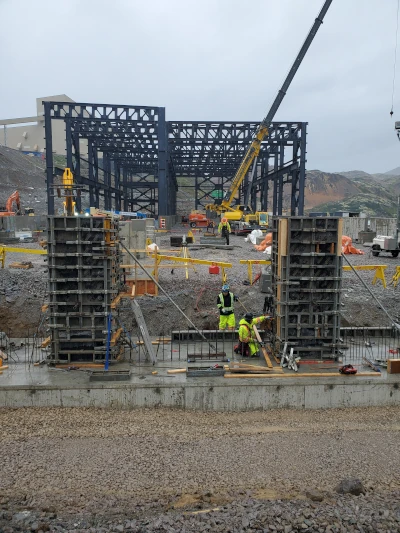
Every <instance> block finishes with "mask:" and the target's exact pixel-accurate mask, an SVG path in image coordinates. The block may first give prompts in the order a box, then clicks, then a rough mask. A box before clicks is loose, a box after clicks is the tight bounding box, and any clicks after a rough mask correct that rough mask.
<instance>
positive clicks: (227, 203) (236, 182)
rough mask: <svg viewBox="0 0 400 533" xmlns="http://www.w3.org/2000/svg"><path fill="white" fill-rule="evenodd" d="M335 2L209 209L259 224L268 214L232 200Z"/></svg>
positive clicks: (322, 14)
mask: <svg viewBox="0 0 400 533" xmlns="http://www.w3.org/2000/svg"><path fill="white" fill-rule="evenodd" d="M331 3H332V0H325V2H324V5H323V6H322V9H321V11H320V13H319V15H318V17H317V18H316V19H315V21H314V24H313V25H312V27H311V30H310V31H309V33H308V35H307V38H306V40H305V41H304V43H303V46H302V47H301V49H300V51H299V53H298V54H297V57H296V59H295V60H294V63H293V65H292V68H291V69H290V70H289V73H288V75H287V76H286V79H285V81H284V82H283V85H282V87H281V89H280V90H279V92H278V94H277V96H276V98H275V100H274V102H273V104H272V106H271V109H270V110H269V112H268V114H267V115H266V117H265V118H264V120H263V121H262V122H261V124H260V125H259V126H258V129H257V131H256V133H255V136H254V138H253V140H252V142H251V144H250V146H249V147H248V149H247V151H246V153H245V155H244V157H243V160H242V162H241V163H240V166H239V168H238V169H237V171H236V174H235V176H234V178H233V181H232V183H231V186H230V187H229V189H228V191H227V192H226V194H225V197H224V199H223V200H222V202H221V203H220V204H217V203H214V204H208V205H206V209H207V210H210V211H216V212H217V213H218V214H222V213H224V217H226V218H227V219H228V221H233V222H234V223H235V222H239V221H241V222H245V223H246V222H247V223H250V224H255V223H259V220H260V218H261V215H263V216H265V213H261V212H256V213H253V211H252V209H251V208H250V207H249V206H248V205H234V206H233V205H232V203H233V201H234V198H235V196H236V193H237V192H238V190H239V187H240V185H241V184H242V182H243V180H244V178H245V176H246V174H247V172H248V171H249V169H250V167H251V165H252V163H254V162H255V160H256V157H257V156H258V154H259V153H260V148H261V143H262V142H263V141H264V139H265V138H266V137H267V135H268V127H269V125H270V123H271V122H272V120H273V118H274V116H275V114H276V112H277V111H278V109H279V106H280V105H281V103H282V100H283V99H284V97H285V95H286V92H287V90H288V88H289V86H290V84H291V82H292V80H293V78H294V76H295V74H296V72H297V70H298V68H299V66H300V64H301V62H302V61H303V59H304V56H305V55H306V53H307V51H308V49H309V47H310V45H311V43H312V41H313V39H314V37H315V35H316V33H317V31H318V29H319V27H320V26H321V24H322V22H323V19H324V17H325V15H326V13H327V11H328V9H329V7H330V5H331ZM254 168H255V167H254ZM267 220H268V218H267Z"/></svg>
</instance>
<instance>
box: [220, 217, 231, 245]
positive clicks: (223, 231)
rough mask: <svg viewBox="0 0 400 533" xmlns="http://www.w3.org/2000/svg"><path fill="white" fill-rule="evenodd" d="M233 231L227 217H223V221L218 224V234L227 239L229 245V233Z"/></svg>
mask: <svg viewBox="0 0 400 533" xmlns="http://www.w3.org/2000/svg"><path fill="white" fill-rule="evenodd" d="M230 232H231V225H230V224H229V222H228V219H227V218H225V217H224V218H222V219H221V222H220V223H219V224H218V234H219V235H221V236H222V237H223V238H225V239H226V244H227V245H229V234H230Z"/></svg>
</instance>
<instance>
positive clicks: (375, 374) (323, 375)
mask: <svg viewBox="0 0 400 533" xmlns="http://www.w3.org/2000/svg"><path fill="white" fill-rule="evenodd" d="M351 376H352V377H368V378H372V377H381V373H380V372H359V373H357V374H351ZM339 377H346V375H345V374H339V373H336V372H332V373H331V374H328V373H327V372H321V374H316V373H309V374H225V375H224V378H339Z"/></svg>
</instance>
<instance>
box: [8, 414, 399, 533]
mask: <svg viewBox="0 0 400 533" xmlns="http://www.w3.org/2000/svg"><path fill="white" fill-rule="evenodd" d="M0 426H1V428H2V431H1V434H0V443H1V446H2V449H3V451H4V454H3V455H4V457H3V461H2V467H1V476H0V509H1V510H0V531H2V532H4V533H6V532H7V531H40V530H41V531H47V530H51V531H57V530H58V531H86V530H88V529H90V530H91V531H104V532H106V531H124V530H130V531H136V532H145V531H149V532H153V531H154V532H155V531H168V532H175V531H177V532H178V531H194V532H197V531H221V532H225V531H226V532H228V531H231V532H236V531H237V532H239V531H246V532H251V531H264V532H267V531H268V532H269V531H283V532H286V533H289V532H290V531H321V532H329V531H334V532H339V531H340V532H344V531H361V532H362V531H368V532H377V531H393V532H394V531H396V532H398V531H399V530H400V503H399V502H400V491H399V489H400V481H399V480H400V463H399V461H398V458H399V452H398V433H399V430H400V416H399V411H398V409H396V408H369V409H352V410H330V411H329V412H326V411H323V410H321V411H307V412H298V411H296V412H295V411H289V410H281V411H274V412H251V413H223V414H222V413H195V414H193V413H191V412H185V411H174V410H168V409H157V410H150V409H149V410H134V411H111V410H95V409H79V408H76V409H18V410H11V409H3V410H1V411H0ZM344 478H359V479H360V480H361V483H362V484H363V486H364V489H365V494H362V495H359V496H353V495H349V494H346V495H339V494H337V492H336V487H337V485H338V483H339V482H340V481H341V480H342V479H344ZM313 500H322V501H313ZM210 509H213V511H209V510H210ZM207 510H208V511H209V512H199V511H207Z"/></svg>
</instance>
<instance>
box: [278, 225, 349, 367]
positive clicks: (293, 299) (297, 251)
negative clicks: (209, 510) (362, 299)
mask: <svg viewBox="0 0 400 533" xmlns="http://www.w3.org/2000/svg"><path fill="white" fill-rule="evenodd" d="M272 232H273V240H272V285H273V290H274V295H275V310H276V321H275V324H276V326H275V327H276V338H277V341H278V344H279V343H281V344H282V346H283V344H285V343H287V345H288V346H289V347H293V349H294V353H295V355H296V356H300V357H304V358H331V357H332V356H333V357H336V356H337V354H338V347H339V342H340V335H339V329H340V295H341V284H342V258H341V253H339V251H340V252H341V238H342V223H341V220H340V219H339V218H337V217H319V218H310V217H280V218H277V217H276V218H274V219H273V220H272Z"/></svg>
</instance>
